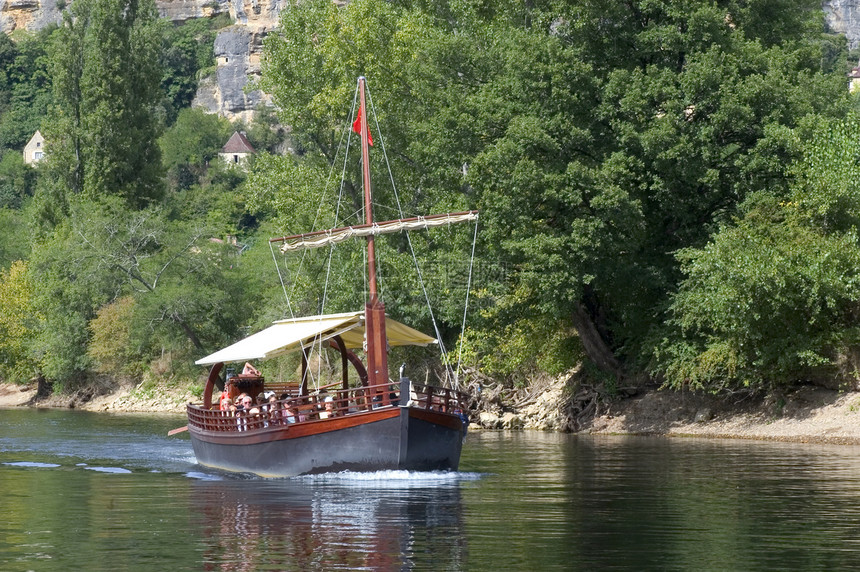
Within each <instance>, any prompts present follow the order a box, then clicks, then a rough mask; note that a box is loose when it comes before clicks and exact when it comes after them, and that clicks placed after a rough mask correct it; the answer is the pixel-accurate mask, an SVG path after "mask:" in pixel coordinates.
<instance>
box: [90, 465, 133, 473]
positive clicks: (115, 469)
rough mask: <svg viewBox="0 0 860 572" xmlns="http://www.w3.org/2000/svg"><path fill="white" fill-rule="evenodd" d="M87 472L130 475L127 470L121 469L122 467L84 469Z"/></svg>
mask: <svg viewBox="0 0 860 572" xmlns="http://www.w3.org/2000/svg"><path fill="white" fill-rule="evenodd" d="M86 470H87V471H96V472H98V473H116V474H125V473H131V471H129V470H128V469H123V468H122V467H86Z"/></svg>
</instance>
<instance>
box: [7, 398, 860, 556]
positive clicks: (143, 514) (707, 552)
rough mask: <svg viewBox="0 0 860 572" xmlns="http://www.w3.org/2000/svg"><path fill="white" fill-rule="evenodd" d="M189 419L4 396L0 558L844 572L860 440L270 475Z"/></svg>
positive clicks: (859, 477)
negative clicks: (226, 454)
mask: <svg viewBox="0 0 860 572" xmlns="http://www.w3.org/2000/svg"><path fill="white" fill-rule="evenodd" d="M184 423H185V421H184V418H180V417H174V416H169V417H165V416H161V417H159V416H147V415H108V414H92V413H85V412H79V411H53V410H49V411H33V410H0V495H2V496H0V570H2V571H18V570H21V571H24V570H35V571H55V570H56V571H60V570H62V571H69V570H87V571H89V570H111V571H119V570H134V571H137V570H154V571H164V570H170V571H176V570H224V571H239V570H492V571H495V570H547V569H550V570H610V569H616V570H652V569H653V570H786V569H792V570H839V569H856V568H857V567H858V566H860V448H858V447H848V446H822V445H799V444H785V443H760V442H745V441H716V440H714V441H710V440H698V439H659V438H644V437H582V436H579V437H577V436H571V435H555V434H544V433H531V432H528V433H472V434H470V435H469V436H468V438H467V440H466V445H465V448H464V451H463V458H462V462H461V467H460V468H461V472H459V473H430V474H418V473H386V474H382V473H374V474H354V473H353V474H333V475H322V476H318V477H314V478H298V479H287V480H263V479H250V478H245V479H242V478H235V477H228V476H224V475H219V474H215V473H212V472H209V471H207V470H205V469H203V468H202V467H200V466H199V465H196V464H195V461H194V457H193V454H192V451H191V446H190V442H189V441H188V438H187V435H179V436H176V437H167V436H166V434H167V431H168V430H169V429H172V428H174V427H177V426H179V425H183V424H184Z"/></svg>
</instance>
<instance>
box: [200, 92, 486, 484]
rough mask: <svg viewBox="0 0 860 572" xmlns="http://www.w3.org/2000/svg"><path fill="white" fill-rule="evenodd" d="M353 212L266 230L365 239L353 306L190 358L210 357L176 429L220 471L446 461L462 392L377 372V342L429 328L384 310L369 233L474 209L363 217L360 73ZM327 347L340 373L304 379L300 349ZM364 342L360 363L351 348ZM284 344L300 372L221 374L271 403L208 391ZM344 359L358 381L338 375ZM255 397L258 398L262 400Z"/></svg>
mask: <svg viewBox="0 0 860 572" xmlns="http://www.w3.org/2000/svg"><path fill="white" fill-rule="evenodd" d="M359 93H360V100H361V105H360V107H359V119H358V121H359V122H360V127H357V128H356V131H359V132H360V133H361V135H362V145H361V147H362V166H363V177H364V195H365V197H364V198H365V224H362V225H356V226H350V227H344V228H339V229H331V230H326V231H318V232H312V233H308V234H303V235H296V236H292V237H285V238H282V239H273V240H277V241H279V242H281V243H283V246H282V250H284V249H286V250H291V249H303V248H317V247H320V246H325V245H329V244H334V243H337V242H340V241H341V240H345V239H347V238H351V237H355V236H360V237H365V238H366V239H367V269H366V272H367V277H368V290H369V291H368V295H369V299H368V301H367V304H366V305H365V308H364V310H362V311H357V312H348V313H342V314H326V315H318V316H310V317H304V318H296V319H290V320H281V321H279V322H275V324H273V325H272V326H270V327H269V328H267V329H265V330H263V331H261V332H257V333H256V334H253V335H251V336H249V337H248V338H245V339H243V340H241V341H239V342H237V343H235V344H233V345H231V346H229V347H227V348H224V349H222V350H220V351H218V352H215V353H213V354H212V355H209V356H207V357H205V358H202V359H200V360H198V361H197V362H196V363H197V364H199V365H212V370H211V372H210V374H209V379H208V381H207V384H206V388H205V390H204V398H203V403H202V404H189V405H188V407H187V413H188V425H187V427H188V433H189V436H190V437H191V443H192V446H193V447H194V454H195V456H196V457H197V460H198V462H199V463H201V464H203V465H205V466H208V467H213V468H217V469H222V470H226V471H231V472H239V473H253V474H257V475H260V476H265V477H285V476H293V475H301V474H306V473H320V472H330V471H341V470H346V469H349V470H357V471H376V470H384V469H405V470H419V471H429V470H444V469H448V470H456V469H457V467H458V464H459V461H460V451H461V446H462V441H463V437H464V435H465V431H466V425H467V423H468V422H467V419H466V409H467V397H466V396H465V395H464V394H462V393H460V392H459V391H456V390H455V389H453V388H451V387H439V386H433V385H429V384H412V383H410V381H409V380H408V379H407V378H405V377H402V376H401V378H400V381H399V382H395V383H391V382H390V381H389V377H388V376H389V368H388V350H389V347H393V346H405V345H429V344H434V343H436V341H437V340H435V339H434V338H432V337H430V336H427V335H424V334H422V333H421V332H418V331H416V330H413V329H412V328H410V327H408V326H406V325H405V324H401V323H399V322H397V321H395V320H392V319H391V318H389V317H387V316H386V311H385V306H384V304H383V303H382V302H381V300H380V299H379V296H378V294H377V284H376V262H375V260H376V256H375V248H374V238H375V236H376V235H377V234H384V233H390V232H402V231H404V230H410V229H425V228H428V227H433V226H439V225H442V224H448V223H451V222H460V221H469V220H477V212H474V211H470V212H463V213H453V214H447V215H438V216H427V217H417V218H403V219H398V220H393V221H386V222H379V221H374V220H373V215H372V208H371V205H372V200H371V186H370V170H369V161H368V134H369V129H368V127H367V115H368V114H367V113H366V112H364V113H362V110H366V109H367V108H366V105H365V95H364V78H360V80H359ZM314 347H319V348H323V347H326V348H331V349H334V350H335V351H336V352H338V353H339V354H340V362H341V364H342V366H341V370H342V374H343V379H342V381H341V382H340V383H339V384H335V385H339V387H338V388H336V389H333V390H331V391H330V392H329V393H328V395H326V396H323V395H321V394H317V395H311V394H310V393H309V391H308V383H307V381H308V368H307V363H308V350H309V349H310V348H314ZM361 349H364V350H365V354H366V364H365V363H363V362H362V361H361V360H360V359H359V358H358V357H357V356H356V354H355V353H354V351H359V350H361ZM291 351H296V352H301V355H302V377H301V382H300V383H298V384H296V385H295V386H291V385H288V384H283V383H270V382H268V381H266V380H264V379H263V378H262V377H261V376H260V375H259V372H254V373H251V374H249V375H246V376H243V375H239V376H236V377H234V378H232V380H230V383H227V387H226V391H227V392H228V393H229V394H230V396H236V395H239V394H240V392H241V393H243V394H245V395H248V396H250V398H252V399H253V398H255V397H256V396H257V395H260V394H263V393H264V392H267V391H271V392H273V393H275V394H276V395H277V396H280V397H281V399H279V400H277V401H276V402H275V403H274V404H273V405H272V406H271V407H273V408H274V410H275V412H274V413H272V412H271V411H270V410H266V409H265V408H260V409H258V410H257V411H256V412H254V409H250V410H242V411H237V412H233V411H230V410H220V408H219V404H218V403H213V399H212V395H213V391H214V388H215V387H216V386H217V385H219V380H220V377H219V376H220V372H221V369H222V367H223V366H224V364H225V363H236V362H238V363H241V362H245V361H253V360H264V359H269V358H274V357H278V356H281V355H283V354H285V353H288V352H291ZM349 365H352V367H353V368H354V370H355V373H356V376H357V378H358V380H359V386H357V387H350V386H349V377H348V369H349ZM264 407H269V406H268V404H267V405H266V406H264Z"/></svg>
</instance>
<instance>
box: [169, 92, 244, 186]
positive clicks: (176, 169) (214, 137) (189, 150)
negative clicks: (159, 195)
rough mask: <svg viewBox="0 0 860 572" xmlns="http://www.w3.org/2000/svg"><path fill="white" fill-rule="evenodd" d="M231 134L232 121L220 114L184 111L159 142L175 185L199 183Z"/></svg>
mask: <svg viewBox="0 0 860 572" xmlns="http://www.w3.org/2000/svg"><path fill="white" fill-rule="evenodd" d="M231 133H232V126H231V125H230V122H229V121H227V120H226V119H224V118H222V117H219V116H218V115H214V114H211V113H206V112H205V111H203V110H201V109H192V108H186V109H183V110H182V111H180V112H179V115H178V117H177V118H176V122H175V123H174V124H173V125H172V126H171V127H170V128H169V129H167V130H166V131H165V133H164V135H162V136H161V138H160V139H159V140H158V143H159V146H160V147H161V154H162V156H163V157H164V166H165V168H167V171H168V178H169V180H170V182H171V186H172V187H174V188H176V189H187V188H188V187H190V186H191V185H192V184H194V183H198V182H199V181H200V179H201V177H202V176H203V174H204V173H205V171H206V168H207V166H208V165H209V161H211V160H212V159H213V158H216V157H217V156H218V152H219V151H220V150H221V148H222V147H223V146H224V143H226V142H227V139H228V138H229V136H230V134H231Z"/></svg>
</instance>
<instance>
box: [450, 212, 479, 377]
mask: <svg viewBox="0 0 860 572" xmlns="http://www.w3.org/2000/svg"><path fill="white" fill-rule="evenodd" d="M477 243H478V221H477V219H476V220H475V234H474V236H473V237H472V256H471V258H469V278H468V280H466V303H465V304H464V306H463V325H462V326H461V327H460V349H459V351H458V352H457V371H456V373H455V375H456V379H457V385H459V384H460V365H461V364H462V362H463V346H464V345H465V343H466V313H467V312H468V311H469V294H470V293H471V292H472V269H473V268H474V265H475V245H476V244H477Z"/></svg>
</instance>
